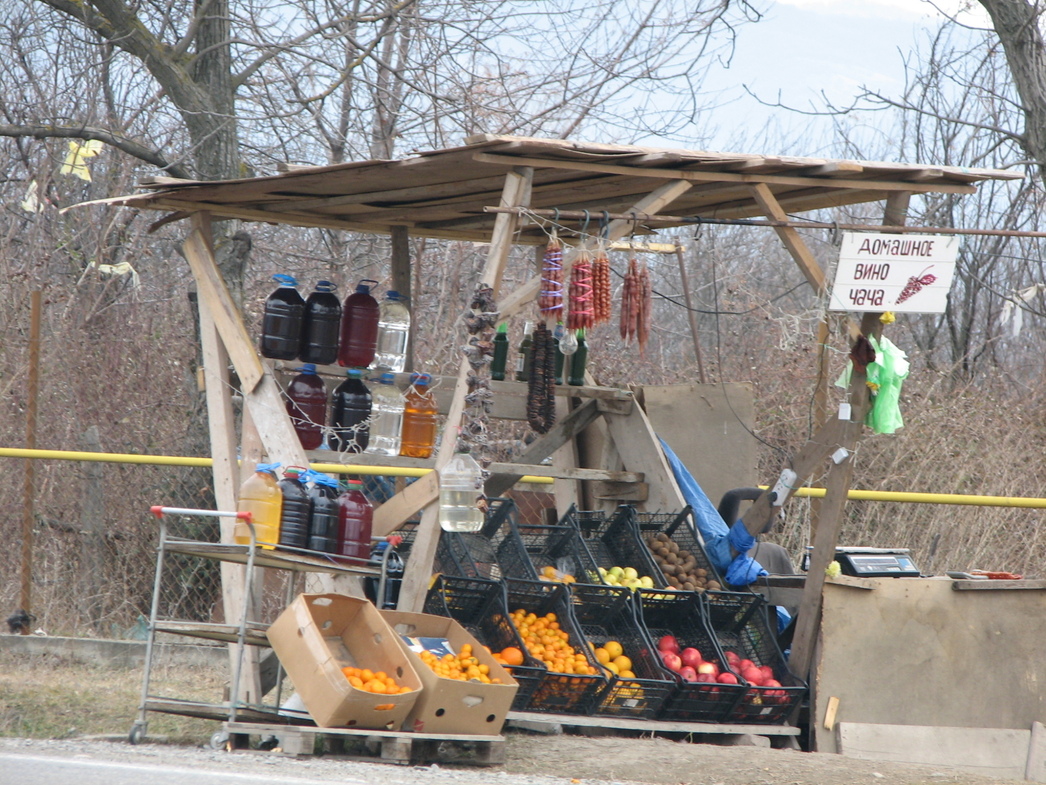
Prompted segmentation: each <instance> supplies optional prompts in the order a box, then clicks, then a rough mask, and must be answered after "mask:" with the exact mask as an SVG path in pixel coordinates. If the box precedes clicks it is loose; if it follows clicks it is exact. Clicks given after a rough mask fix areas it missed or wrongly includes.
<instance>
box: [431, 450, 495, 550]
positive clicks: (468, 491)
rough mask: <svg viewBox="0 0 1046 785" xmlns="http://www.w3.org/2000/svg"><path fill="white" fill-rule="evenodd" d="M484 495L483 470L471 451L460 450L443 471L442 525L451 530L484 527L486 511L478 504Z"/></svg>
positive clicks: (440, 520)
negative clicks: (470, 453) (477, 501)
mask: <svg viewBox="0 0 1046 785" xmlns="http://www.w3.org/2000/svg"><path fill="white" fill-rule="evenodd" d="M482 495H483V470H482V469H481V468H480V465H479V464H478V463H476V460H475V459H474V458H473V457H472V456H471V455H469V454H468V453H465V452H459V453H457V454H456V455H455V456H454V457H453V458H451V459H450V461H449V462H448V463H447V465H446V466H445V467H444V468H443V470H442V471H440V473H439V525H440V526H441V527H442V528H443V529H444V530H445V531H449V532H476V531H479V530H480V529H482V528H483V519H484V516H483V511H482V510H481V509H479V507H477V506H476V500H477V499H478V498H479V497H480V496H482Z"/></svg>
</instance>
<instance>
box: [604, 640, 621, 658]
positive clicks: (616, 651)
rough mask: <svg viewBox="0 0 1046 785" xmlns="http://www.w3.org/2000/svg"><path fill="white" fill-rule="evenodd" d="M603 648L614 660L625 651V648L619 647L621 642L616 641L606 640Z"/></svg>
mask: <svg viewBox="0 0 1046 785" xmlns="http://www.w3.org/2000/svg"><path fill="white" fill-rule="evenodd" d="M603 648H604V649H606V650H607V652H608V653H609V654H610V659H611V660H615V659H617V658H618V657H620V656H621V655H622V654H624V653H625V650H624V649H623V648H622V647H621V644H620V643H618V642H617V641H607V642H606V643H604V644H603Z"/></svg>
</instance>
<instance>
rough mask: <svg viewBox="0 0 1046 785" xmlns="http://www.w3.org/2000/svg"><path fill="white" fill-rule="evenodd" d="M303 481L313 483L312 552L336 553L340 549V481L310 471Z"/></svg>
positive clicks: (310, 546) (310, 536) (310, 528)
mask: <svg viewBox="0 0 1046 785" xmlns="http://www.w3.org/2000/svg"><path fill="white" fill-rule="evenodd" d="M302 479H303V480H305V479H307V480H308V481H310V482H311V483H312V487H311V488H309V499H311V500H312V514H311V515H310V516H309V544H308V548H309V550H310V551H319V552H320V553H336V552H337V548H338V509H339V507H338V496H339V494H338V481H337V480H335V479H334V478H333V477H328V476H327V475H326V474H321V473H320V472H316V471H313V470H312V469H309V470H308V471H307V472H306V473H305V476H304V477H302Z"/></svg>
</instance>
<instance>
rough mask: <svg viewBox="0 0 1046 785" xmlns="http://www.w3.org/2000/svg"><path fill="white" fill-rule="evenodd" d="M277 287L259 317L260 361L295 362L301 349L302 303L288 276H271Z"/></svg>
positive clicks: (291, 278) (296, 287)
mask: <svg viewBox="0 0 1046 785" xmlns="http://www.w3.org/2000/svg"><path fill="white" fill-rule="evenodd" d="M272 278H273V280H274V281H277V282H278V283H279V284H280V285H279V287H278V288H277V289H276V291H274V292H273V293H272V294H270V295H269V296H268V298H267V299H266V300H265V311H264V313H263V314H262V328H261V341H260V343H259V349H260V350H261V354H262V357H269V358H271V359H273V360H295V359H297V358H298V351H299V349H300V348H301V327H302V322H303V321H304V319H305V300H303V299H302V296H301V294H299V293H298V282H297V281H296V280H294V278H293V277H292V276H290V275H282V274H281V275H274V276H273V277H272Z"/></svg>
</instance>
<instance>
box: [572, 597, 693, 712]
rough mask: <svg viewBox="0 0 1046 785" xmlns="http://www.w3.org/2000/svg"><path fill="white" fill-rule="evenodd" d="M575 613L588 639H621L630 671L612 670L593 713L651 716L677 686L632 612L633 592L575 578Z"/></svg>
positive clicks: (598, 644) (597, 641)
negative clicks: (581, 581)
mask: <svg viewBox="0 0 1046 785" xmlns="http://www.w3.org/2000/svg"><path fill="white" fill-rule="evenodd" d="M570 594H571V599H572V600H573V602H574V617H575V618H576V619H577V621H578V624H579V625H580V627H581V632H582V633H583V634H584V635H585V638H586V639H587V641H588V643H591V644H592V645H593V646H595V647H601V646H603V645H604V644H605V643H608V642H609V641H617V642H618V643H620V644H621V646H622V649H623V650H624V654H625V656H627V657H628V658H629V659H630V660H631V664H632V667H631V668H630V670H631V672H632V673H633V674H634V675H633V676H622V675H620V674H618V675H614V676H612V677H611V679H610V684H609V685H608V686H607V688H606V689H605V690H604V691H603V692H602V693H601V694H599V695H597V696H596V701H595V705H594V706H593V711H592V712H591V713H594V714H600V715H607V716H611V717H633V718H638V719H646V720H652V719H654V717H656V716H657V714H658V712H659V711H660V710H661V708H662V706H664V704H665V702H666V701H667V700H668V698H669V697H670V696H671V695H672V693H674V692H675V690H676V679H675V676H674V674H673V673H672V672H671V671H669V670H667V669H665V668H664V667H662V666H661V660H660V658H659V657H658V655H657V652H656V649H655V647H654V644H653V642H652V641H651V640H650V638H649V636H648V635H647V634H646V631H645V630H644V629H643V625H642V623H641V622H640V621H639V617H638V615H637V613H636V600H635V595H634V594H633V592H632V591H631V590H630V589H626V588H624V587H618V586H594V585H587V584H574V585H572V586H571V587H570Z"/></svg>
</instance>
